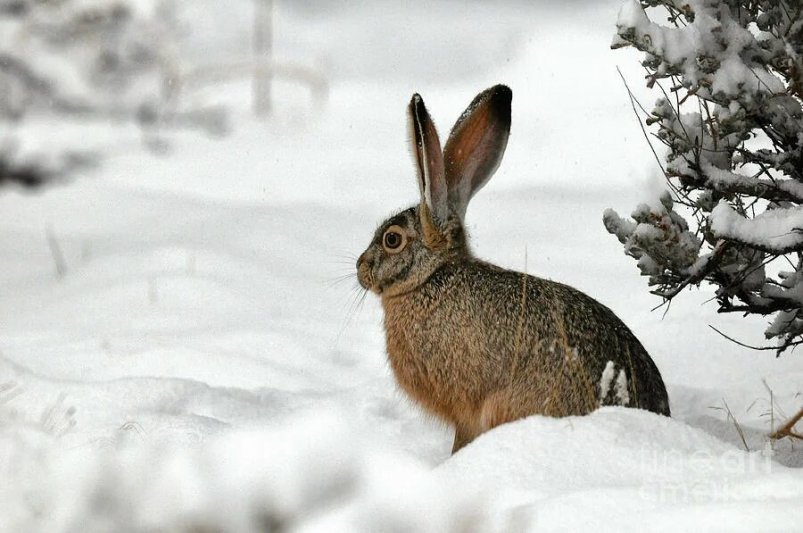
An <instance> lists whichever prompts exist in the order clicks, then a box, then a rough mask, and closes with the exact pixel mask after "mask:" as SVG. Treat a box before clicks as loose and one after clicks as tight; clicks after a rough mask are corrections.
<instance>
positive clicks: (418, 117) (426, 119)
mask: <svg viewBox="0 0 803 533" xmlns="http://www.w3.org/2000/svg"><path fill="white" fill-rule="evenodd" d="M410 115H411V122H412V126H413V128H412V129H413V142H414V143H415V146H414V150H415V154H416V164H417V166H418V171H419V179H420V185H421V193H422V201H424V202H426V203H427V205H428V207H429V208H430V211H431V212H432V214H433V216H434V217H435V218H436V221H437V222H445V221H446V218H447V217H448V209H449V204H448V191H447V187H446V171H445V168H444V163H443V152H442V151H441V143H440V139H439V138H438V132H437V130H436V129H435V124H434V123H433V122H432V119H431V118H430V116H429V113H428V112H427V109H426V106H424V101H423V99H422V98H421V97H420V96H419V95H418V94H415V95H413V98H412V100H411V102H410Z"/></svg>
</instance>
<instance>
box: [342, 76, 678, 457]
mask: <svg viewBox="0 0 803 533" xmlns="http://www.w3.org/2000/svg"><path fill="white" fill-rule="evenodd" d="M511 100H512V92H511V90H510V89H509V88H508V87H506V86H504V85H496V86H494V87H491V88H490V89H488V90H486V91H483V92H481V93H480V94H479V95H477V97H476V98H475V99H474V101H473V102H471V104H470V105H469V106H468V108H467V109H466V110H465V112H463V114H462V115H461V116H460V118H459V119H458V121H457V123H456V124H455V126H454V128H452V132H451V134H450V135H449V139H448V140H447V141H446V145H445V147H444V148H443V149H441V144H440V141H439V139H438V133H437V131H436V130H435V126H434V124H433V123H432V120H431V119H430V116H429V114H428V113H427V110H426V108H425V107H424V101H423V100H422V99H421V97H420V96H419V95H418V94H414V95H413V97H412V100H411V102H410V105H409V108H408V112H409V122H410V134H411V136H412V147H413V153H414V156H415V157H414V158H415V164H416V171H417V174H418V188H419V192H420V195H421V200H420V203H419V204H418V205H417V206H414V207H411V208H409V209H407V210H405V211H402V212H401V213H399V214H397V215H394V216H391V217H390V218H389V219H387V220H386V221H385V222H384V223H382V225H381V226H380V227H379V229H377V230H376V233H375V234H374V237H373V240H372V241H371V244H370V245H369V246H368V248H367V249H366V250H365V252H363V254H362V255H361V256H360V257H359V259H358V261H357V277H358V280H359V283H360V285H362V287H363V288H365V289H369V290H371V291H372V292H374V293H376V294H377V295H379V297H380V299H381V301H382V308H383V311H384V326H385V333H386V342H387V352H388V359H389V361H390V366H391V368H392V370H393V373H394V375H395V378H396V380H397V382H398V384H399V386H400V387H401V389H402V390H404V391H405V392H406V393H407V394H408V395H409V396H410V397H412V398H413V399H414V400H415V401H416V402H418V403H419V404H420V405H421V406H423V408H424V409H425V410H427V411H429V412H430V413H432V414H434V415H436V416H437V417H439V418H441V419H443V420H445V421H446V422H448V423H450V424H452V425H453V426H454V427H455V437H454V445H453V447H452V453H455V452H457V451H458V450H459V449H460V448H462V447H463V446H465V445H466V444H468V443H469V442H471V441H472V440H473V439H474V438H475V437H476V436H477V435H479V434H481V433H483V432H485V431H487V430H489V429H491V428H493V427H495V426H497V425H499V424H503V423H505V422H510V421H513V420H516V419H519V418H523V417H526V416H529V415H533V414H541V415H546V416H555V417H560V416H567V415H582V414H587V413H589V412H591V411H593V410H594V409H596V408H597V407H600V406H603V405H622V406H627V407H638V408H642V409H648V410H650V411H654V412H656V413H660V414H662V415H666V416H669V401H668V398H667V394H666V389H665V387H664V383H663V380H662V379H661V374H660V373H659V372H658V369H657V368H656V366H655V363H653V361H652V359H651V358H650V356H649V355H648V354H647V351H646V350H645V349H644V347H643V346H642V345H641V343H640V342H639V341H638V339H636V337H635V336H634V335H633V333H632V332H631V331H630V330H629V329H628V328H627V326H625V324H624V323H623V322H622V321H621V320H620V319H619V318H618V317H617V316H616V315H615V314H614V313H613V312H612V311H611V310H610V309H608V308H607V307H605V306H604V305H602V304H601V303H599V302H597V301H596V300H594V299H593V298H591V297H589V296H587V295H586V294H584V293H582V292H580V291H578V290H576V289H574V288H572V287H569V286H567V285H563V284H561V283H556V282H553V281H549V280H546V279H541V278H537V277H534V276H530V275H527V274H523V273H519V272H514V271H511V270H506V269H503V268H500V267H497V266H495V265H492V264H490V263H487V262H484V261H482V260H480V259H477V258H475V257H474V256H473V255H472V254H471V250H470V249H469V246H468V242H467V237H466V231H465V229H464V225H463V219H464V217H465V214H466V207H467V206H468V202H469V200H470V199H471V197H472V196H474V194H476V193H477V191H478V190H480V189H481V188H482V186H483V185H485V184H486V183H487V182H488V180H489V179H490V178H491V176H492V175H493V174H494V172H495V171H496V169H497V167H498V166H499V163H500V161H501V159H502V155H503V153H504V151H505V147H506V145H507V141H508V136H509V133H510V103H511Z"/></svg>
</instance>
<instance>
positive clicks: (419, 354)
mask: <svg viewBox="0 0 803 533" xmlns="http://www.w3.org/2000/svg"><path fill="white" fill-rule="evenodd" d="M429 318H430V319H429V320H415V319H411V318H410V317H409V316H407V315H406V314H399V313H397V312H394V310H393V309H391V310H387V309H386V313H385V333H386V341H387V351H388V360H389V362H390V366H391V368H392V370H393V374H394V376H395V378H396V381H397V382H398V384H399V386H400V387H401V388H402V389H403V390H404V391H405V392H406V393H407V394H408V395H410V396H411V397H412V398H413V399H414V400H416V401H417V402H419V403H420V404H422V405H423V406H424V407H425V408H427V409H428V410H430V411H432V412H434V413H435V414H438V415H439V416H441V417H443V418H446V419H449V420H453V419H455V418H456V416H457V411H458V410H461V408H460V407H459V406H461V405H464V404H466V402H467V400H468V399H469V397H471V396H472V395H473V394H472V391H471V390H470V389H471V387H470V383H471V381H472V380H471V378H470V377H469V376H464V375H463V374H464V373H465V372H466V371H467V370H470V369H466V368H463V367H462V366H461V365H460V364H459V363H460V359H461V358H460V357H459V353H460V352H462V351H463V347H462V343H463V339H461V338H460V337H459V336H457V337H456V336H453V335H444V329H443V324H442V323H441V321H440V320H438V319H437V317H432V316H430V317H429Z"/></svg>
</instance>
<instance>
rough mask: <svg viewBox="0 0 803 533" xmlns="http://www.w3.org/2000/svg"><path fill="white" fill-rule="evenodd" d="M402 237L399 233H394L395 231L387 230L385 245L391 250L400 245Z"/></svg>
mask: <svg viewBox="0 0 803 533" xmlns="http://www.w3.org/2000/svg"><path fill="white" fill-rule="evenodd" d="M401 242H402V238H401V235H399V234H398V233H396V232H395V231H389V232H387V233H385V246H386V247H388V248H390V249H391V250H395V249H396V248H398V247H399V246H401Z"/></svg>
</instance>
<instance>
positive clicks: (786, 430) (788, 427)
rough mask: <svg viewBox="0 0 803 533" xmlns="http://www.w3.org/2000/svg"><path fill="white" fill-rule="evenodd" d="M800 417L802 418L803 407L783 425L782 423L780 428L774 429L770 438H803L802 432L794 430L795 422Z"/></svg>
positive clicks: (798, 420)
mask: <svg viewBox="0 0 803 533" xmlns="http://www.w3.org/2000/svg"><path fill="white" fill-rule="evenodd" d="M801 419H803V407H801V408H800V410H799V411H798V412H797V414H796V415H794V416H793V417H792V418H790V419H789V420H787V421H786V423H785V424H784V425H782V426H781V427H780V428H778V429H777V430H776V431H774V432H773V433H772V434H771V435H770V438H771V439H775V440H777V439H782V438H784V437H790V438H794V439H800V440H803V434H801V433H797V432H796V431H794V428H795V424H797V423H798V422H800V420H801Z"/></svg>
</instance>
